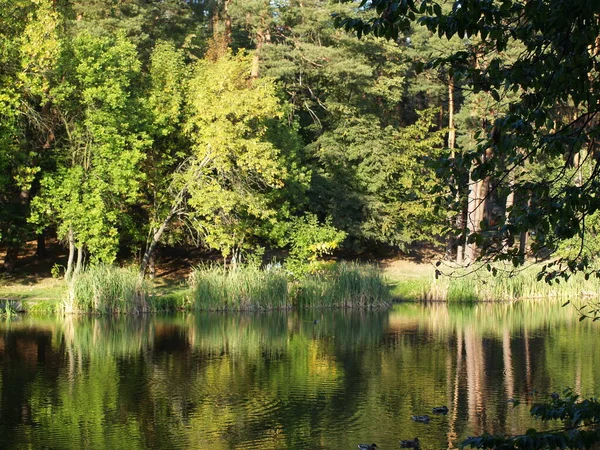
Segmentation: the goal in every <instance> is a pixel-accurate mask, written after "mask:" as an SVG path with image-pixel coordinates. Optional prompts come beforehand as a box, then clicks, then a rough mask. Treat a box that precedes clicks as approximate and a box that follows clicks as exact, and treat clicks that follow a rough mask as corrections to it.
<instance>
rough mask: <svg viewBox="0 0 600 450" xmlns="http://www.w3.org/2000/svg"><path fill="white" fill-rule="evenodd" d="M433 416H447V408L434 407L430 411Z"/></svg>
mask: <svg viewBox="0 0 600 450" xmlns="http://www.w3.org/2000/svg"><path fill="white" fill-rule="evenodd" d="M431 411H432V412H433V413H434V414H448V407H447V406H446V405H444V406H436V407H435V408H432V410H431Z"/></svg>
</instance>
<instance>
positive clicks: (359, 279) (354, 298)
mask: <svg viewBox="0 0 600 450" xmlns="http://www.w3.org/2000/svg"><path fill="white" fill-rule="evenodd" d="M293 298H294V305H295V306H297V307H298V308H312V307H334V308H340V307H342V308H347V307H361V308H373V307H375V308H377V307H385V306H388V305H389V304H390V303H391V295H390V290H389V287H388V285H387V283H386V281H385V279H384V277H383V275H382V272H381V270H379V268H378V267H376V266H373V265H368V264H358V263H349V262H342V263H339V264H335V265H334V266H333V267H332V268H330V269H329V270H326V271H321V272H318V273H315V274H312V275H309V276H305V277H303V278H301V279H300V280H299V281H298V282H297V283H296V284H295V285H294V288H293Z"/></svg>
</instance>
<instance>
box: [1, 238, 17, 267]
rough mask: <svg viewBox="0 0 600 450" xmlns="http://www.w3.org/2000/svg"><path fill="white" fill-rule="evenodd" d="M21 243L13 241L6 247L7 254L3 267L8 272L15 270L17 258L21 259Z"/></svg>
mask: <svg viewBox="0 0 600 450" xmlns="http://www.w3.org/2000/svg"><path fill="white" fill-rule="evenodd" d="M19 249H20V245H19V244H17V243H11V244H10V245H9V246H8V248H7V249H6V255H5V256H4V264H3V269H4V270H5V271H6V272H12V271H13V270H15V267H16V265H17V260H18V259H19Z"/></svg>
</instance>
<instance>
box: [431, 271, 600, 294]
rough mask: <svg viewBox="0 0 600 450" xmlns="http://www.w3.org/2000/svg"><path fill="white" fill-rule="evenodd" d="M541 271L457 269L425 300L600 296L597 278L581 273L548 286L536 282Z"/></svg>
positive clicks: (432, 289) (439, 281)
mask: <svg viewBox="0 0 600 450" xmlns="http://www.w3.org/2000/svg"><path fill="white" fill-rule="evenodd" d="M540 269H541V267H540V266H538V265H534V266H530V267H528V268H526V269H523V270H519V271H515V270H511V269H509V268H506V267H498V274H497V275H496V276H493V275H492V274H491V273H490V272H488V271H487V270H485V269H482V270H479V271H475V272H472V273H469V272H468V271H467V270H466V269H457V270H455V271H453V272H452V273H451V274H450V275H448V276H442V277H440V278H439V279H437V280H435V281H434V282H433V283H432V284H431V287H430V289H429V291H427V292H426V293H425V294H424V295H423V298H422V299H424V300H443V301H448V302H458V301H467V302H473V301H501V300H505V301H511V300H524V299H556V300H557V301H561V302H564V301H566V300H574V299H580V298H583V297H588V298H597V297H599V296H600V279H598V278H596V277H589V279H587V280H586V278H585V275H584V274H582V273H578V274H575V275H572V276H571V277H569V279H568V280H566V281H565V280H560V281H559V282H558V283H556V282H554V283H552V284H548V283H545V282H544V281H537V274H538V273H539V271H540Z"/></svg>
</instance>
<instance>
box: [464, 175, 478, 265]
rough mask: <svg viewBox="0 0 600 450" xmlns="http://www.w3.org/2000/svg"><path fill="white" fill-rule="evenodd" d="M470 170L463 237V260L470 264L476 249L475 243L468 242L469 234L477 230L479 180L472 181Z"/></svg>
mask: <svg viewBox="0 0 600 450" xmlns="http://www.w3.org/2000/svg"><path fill="white" fill-rule="evenodd" d="M472 173H473V171H472V170H470V171H469V197H468V202H467V235H466V237H465V240H466V242H465V259H464V262H466V263H467V264H471V263H472V262H473V261H475V256H476V249H475V243H474V242H471V243H470V242H469V236H471V234H473V233H475V232H476V231H477V230H478V226H477V224H476V220H477V219H476V216H477V204H478V202H477V193H478V192H479V182H477V183H475V182H473V178H472V176H471V174H472Z"/></svg>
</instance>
